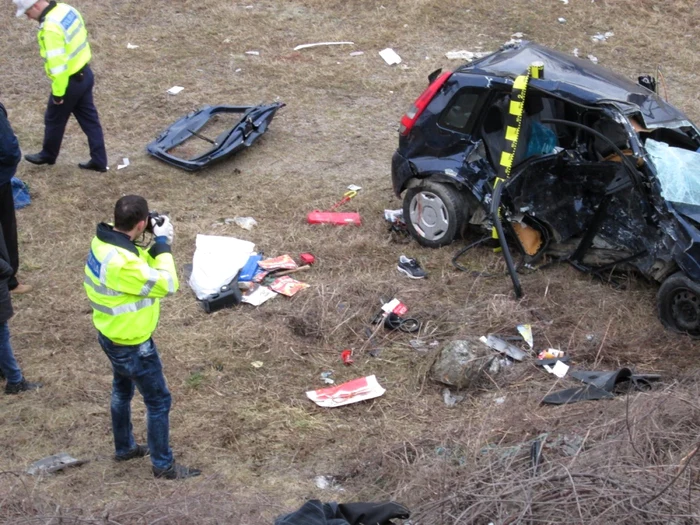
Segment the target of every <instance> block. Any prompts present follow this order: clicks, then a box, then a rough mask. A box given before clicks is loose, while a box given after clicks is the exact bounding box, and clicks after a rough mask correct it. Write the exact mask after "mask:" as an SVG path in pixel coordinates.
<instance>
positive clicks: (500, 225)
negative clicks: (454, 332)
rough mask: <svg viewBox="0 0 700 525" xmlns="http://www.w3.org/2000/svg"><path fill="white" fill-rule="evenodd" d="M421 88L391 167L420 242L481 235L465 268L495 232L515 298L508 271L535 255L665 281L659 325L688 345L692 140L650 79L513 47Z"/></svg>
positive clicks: (697, 187) (695, 247)
mask: <svg viewBox="0 0 700 525" xmlns="http://www.w3.org/2000/svg"><path fill="white" fill-rule="evenodd" d="M542 64H544V67H542ZM531 66H536V67H537V68H538V70H539V72H538V74H534V73H532V71H533V70H532V69H530V68H531ZM528 72H530V73H531V75H530V76H529V77H528V81H527V83H525V84H523V82H522V77H523V75H527V74H528ZM540 73H541V74H540ZM428 80H429V86H428V88H427V89H426V90H425V91H424V92H423V93H422V94H421V95H420V96H419V97H418V98H417V99H416V101H415V102H414V103H413V105H412V106H411V108H410V109H409V111H407V112H406V114H405V115H404V116H403V118H402V119H401V126H400V128H399V147H398V149H397V150H396V152H395V153H394V156H393V158H392V167H391V172H392V183H393V188H394V192H395V194H396V195H397V196H401V195H403V199H404V200H403V212H404V220H405V221H406V225H407V229H408V231H409V232H410V233H411V235H412V236H413V237H415V238H416V240H417V241H418V242H419V243H420V244H421V245H423V246H428V247H434V248H437V247H440V246H445V245H447V244H450V243H451V242H453V241H454V240H455V239H456V238H457V237H459V236H460V234H461V233H462V232H463V230H464V229H465V228H466V227H467V226H469V225H471V226H475V227H477V228H480V229H481V230H482V231H484V233H485V237H484V239H483V240H482V241H477V242H475V243H473V244H472V245H470V246H469V247H467V248H465V249H464V250H462V251H461V252H460V253H458V255H457V256H455V261H453V262H454V263H455V266H457V267H458V268H461V269H463V268H464V267H462V266H460V265H459V264H457V263H456V259H457V258H458V257H461V255H462V254H463V253H464V252H465V251H466V250H468V249H469V248H470V247H472V246H477V245H479V244H481V243H482V242H485V241H486V239H487V238H489V239H490V238H491V236H492V234H493V232H494V231H495V232H496V234H497V236H498V239H499V242H500V243H501V247H502V253H503V255H504V257H505V258H506V263H507V267H508V270H509V273H510V275H511V279H512V281H513V286H514V289H515V294H516V296H520V295H521V294H522V290H521V288H520V282H519V278H518V276H517V270H518V269H519V268H520V267H521V266H522V265H524V264H527V265H528V266H530V267H531V266H533V265H535V264H536V263H538V262H539V261H540V260H541V259H542V258H543V257H544V256H545V255H547V256H549V257H551V258H553V259H554V260H555V261H562V262H567V263H569V264H571V265H572V266H574V267H576V268H577V269H579V270H581V271H585V272H588V273H591V274H593V275H596V276H598V277H601V278H605V279H607V278H609V276H610V273H611V272H612V271H613V270H615V269H631V270H634V271H637V272H638V273H641V274H642V275H643V276H645V277H646V278H648V279H651V280H654V281H656V282H658V283H663V284H662V286H661V288H660V290H659V294H658V296H657V303H658V313H659V317H660V319H661V321H662V323H663V324H664V326H666V327H667V328H669V329H671V330H674V331H677V332H682V333H687V334H689V335H691V336H693V337H697V338H700V152H699V151H700V130H698V128H697V127H696V126H695V125H694V124H693V123H692V122H691V121H690V120H689V119H688V117H686V116H685V114H684V113H683V112H681V111H680V110H678V109H677V108H675V107H674V106H672V105H670V104H669V103H668V102H666V101H665V100H663V99H662V98H661V97H659V96H658V95H657V94H656V92H655V82H654V79H653V78H651V77H647V76H645V77H640V78H639V82H638V83H635V82H633V81H631V80H628V79H626V78H624V77H622V76H620V75H617V74H616V73H613V72H611V71H609V70H606V69H604V68H602V67H600V66H597V65H595V64H593V63H591V62H589V61H586V60H579V59H577V58H575V57H573V56H570V55H566V54H564V53H559V52H557V51H554V50H551V49H548V48H546V47H543V46H539V45H537V44H534V43H531V42H522V43H520V44H516V45H511V46H506V47H504V48H502V49H501V50H499V51H497V52H496V53H493V54H491V55H488V56H485V57H483V58H480V59H477V60H475V61H473V62H471V63H469V64H466V65H463V66H460V67H458V68H457V69H455V70H454V71H451V72H444V73H443V72H441V71H439V70H438V71H436V72H434V73H433V74H432V75H430V77H429V79H428ZM523 85H525V88H524V89H523V88H522V86H523ZM518 86H519V87H518ZM518 97H519V98H518ZM514 108H515V110H514ZM516 110H517V113H514V111H516ZM515 117H517V118H515ZM516 127H517V132H516ZM514 138H515V140H514ZM504 159H506V160H507V163H508V171H507V174H505V175H504V174H503V173H502V171H503V170H502V168H503V166H504ZM511 168H512V169H511ZM506 240H507V244H506ZM509 245H510V246H512V247H513V250H514V255H516V256H517V255H519V256H520V261H521V262H520V264H519V265H516V264H515V263H514V261H513V257H511V253H510V252H511V250H510V249H509ZM504 246H505V247H504Z"/></svg>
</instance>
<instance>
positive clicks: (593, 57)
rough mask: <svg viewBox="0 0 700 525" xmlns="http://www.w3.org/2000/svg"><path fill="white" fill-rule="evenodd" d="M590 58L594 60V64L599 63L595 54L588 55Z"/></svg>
mask: <svg viewBox="0 0 700 525" xmlns="http://www.w3.org/2000/svg"><path fill="white" fill-rule="evenodd" d="M588 60H590V61H591V62H593V63H594V64H597V63H598V57H596V56H593V55H588Z"/></svg>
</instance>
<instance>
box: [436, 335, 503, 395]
mask: <svg viewBox="0 0 700 525" xmlns="http://www.w3.org/2000/svg"><path fill="white" fill-rule="evenodd" d="M497 364H498V356H497V355H496V354H495V353H494V351H493V350H491V349H490V348H488V347H486V346H485V345H484V343H482V342H481V341H479V338H478V337H467V338H465V339H463V340H461V341H451V342H449V343H447V344H446V345H445V346H444V347H443V348H442V350H440V353H439V354H438V356H437V358H436V359H435V362H434V363H433V366H432V368H431V373H432V376H433V379H434V380H435V381H438V382H439V383H443V384H446V385H450V386H454V387H457V388H460V389H462V388H473V387H476V386H478V385H479V383H481V381H482V380H483V379H484V378H485V375H486V374H485V373H486V372H487V371H488V370H489V368H490V367H493V366H494V365H497ZM492 370H493V369H492Z"/></svg>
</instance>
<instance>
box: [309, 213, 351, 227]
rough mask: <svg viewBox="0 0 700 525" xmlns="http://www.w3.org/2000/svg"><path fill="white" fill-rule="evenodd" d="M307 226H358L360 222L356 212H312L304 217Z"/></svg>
mask: <svg viewBox="0 0 700 525" xmlns="http://www.w3.org/2000/svg"><path fill="white" fill-rule="evenodd" d="M306 220H307V222H308V223H309V224H335V225H337V226H343V225H346V224H354V225H355V226H360V225H361V224H362V220H361V219H360V214H359V213H357V212H339V211H318V210H315V211H312V212H309V214H308V215H307V216H306Z"/></svg>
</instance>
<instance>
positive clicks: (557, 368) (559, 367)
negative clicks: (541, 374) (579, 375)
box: [544, 361, 569, 379]
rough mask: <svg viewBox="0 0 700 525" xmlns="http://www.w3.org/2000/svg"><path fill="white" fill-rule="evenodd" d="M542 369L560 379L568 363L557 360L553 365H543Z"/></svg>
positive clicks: (567, 369) (564, 373) (565, 371)
mask: <svg viewBox="0 0 700 525" xmlns="http://www.w3.org/2000/svg"><path fill="white" fill-rule="evenodd" d="M544 369H545V370H546V371H547V372H549V373H550V374H554V375H555V376H557V377H558V378H560V379H561V378H563V377H564V376H565V375H566V373H567V372H568V371H569V365H567V364H566V363H562V362H561V361H557V362H556V363H555V364H554V366H549V365H544Z"/></svg>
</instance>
